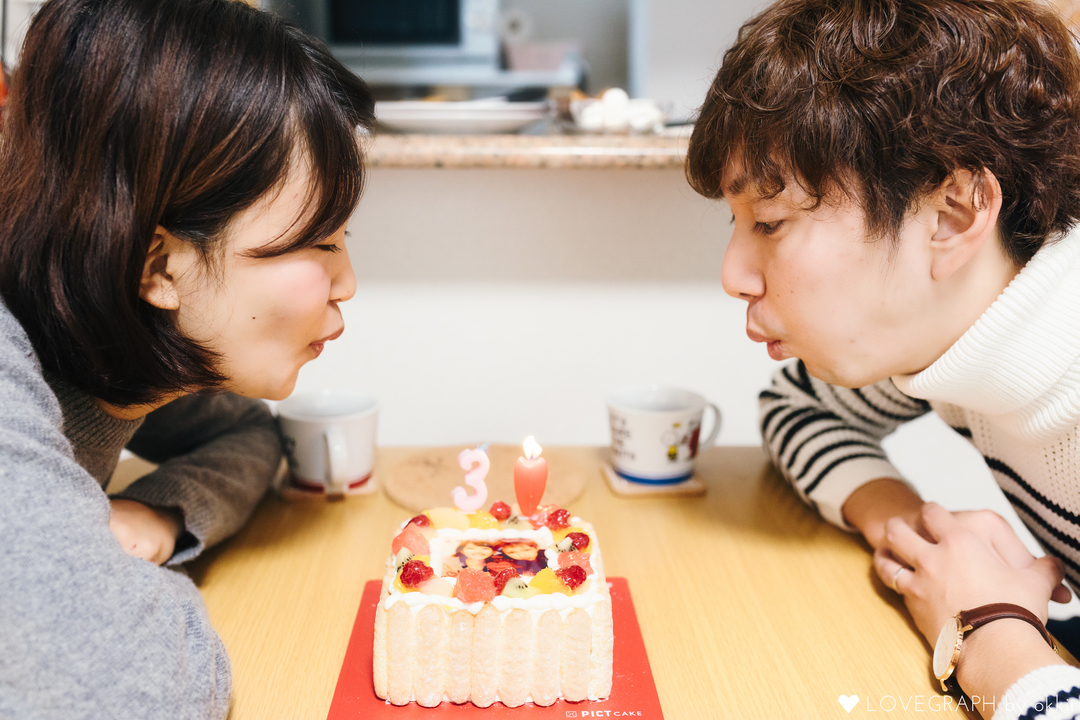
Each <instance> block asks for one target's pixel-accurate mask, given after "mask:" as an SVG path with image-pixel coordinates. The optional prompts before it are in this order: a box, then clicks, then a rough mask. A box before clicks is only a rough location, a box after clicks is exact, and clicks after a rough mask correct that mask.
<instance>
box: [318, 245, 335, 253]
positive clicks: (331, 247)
mask: <svg viewBox="0 0 1080 720" xmlns="http://www.w3.org/2000/svg"><path fill="white" fill-rule="evenodd" d="M315 247H317V248H319V249H320V250H323V251H325V252H332V253H337V252H341V248H339V247H338V246H337V244H336V243H328V244H326V245H316V246H315Z"/></svg>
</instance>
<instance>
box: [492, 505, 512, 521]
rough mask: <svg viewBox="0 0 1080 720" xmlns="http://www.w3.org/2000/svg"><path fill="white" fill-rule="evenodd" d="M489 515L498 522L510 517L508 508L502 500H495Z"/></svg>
mask: <svg viewBox="0 0 1080 720" xmlns="http://www.w3.org/2000/svg"><path fill="white" fill-rule="evenodd" d="M491 515H492V516H493V517H494V518H495V519H496V520H498V521H500V522H501V521H503V520H506V519H507V518H509V517H510V506H509V505H507V504H506V503H504V502H503V501H502V500H496V501H495V503H494V504H493V505H492V506H491Z"/></svg>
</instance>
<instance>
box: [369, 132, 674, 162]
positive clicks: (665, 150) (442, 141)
mask: <svg viewBox="0 0 1080 720" xmlns="http://www.w3.org/2000/svg"><path fill="white" fill-rule="evenodd" d="M688 133H689V130H685V131H683V132H682V133H681V134H678V135H649V136H645V135H640V136H627V135H391V134H379V135H376V136H375V138H374V140H373V142H372V143H371V145H369V147H368V152H367V163H368V165H369V166H370V167H385V168H518V169H525V168H552V169H575V168H588V169H624V168H625V169H638V170H681V169H682V167H683V161H684V160H685V159H686V146H687V139H688Z"/></svg>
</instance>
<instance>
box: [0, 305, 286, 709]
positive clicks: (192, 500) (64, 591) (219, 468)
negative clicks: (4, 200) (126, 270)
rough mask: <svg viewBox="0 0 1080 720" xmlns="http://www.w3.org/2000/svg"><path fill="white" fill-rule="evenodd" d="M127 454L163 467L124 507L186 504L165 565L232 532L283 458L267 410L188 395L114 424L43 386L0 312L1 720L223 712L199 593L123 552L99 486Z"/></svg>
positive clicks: (216, 645) (28, 351)
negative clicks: (122, 454) (123, 451)
mask: <svg viewBox="0 0 1080 720" xmlns="http://www.w3.org/2000/svg"><path fill="white" fill-rule="evenodd" d="M125 445H126V446H127V447H128V448H129V449H131V450H132V451H133V452H135V453H136V454H137V455H139V456H141V457H143V458H145V459H147V460H150V461H152V462H155V463H159V464H160V466H159V468H158V469H157V470H156V471H155V472H153V473H151V474H150V475H148V476H146V477H144V478H142V479H140V480H138V481H137V482H135V483H133V484H132V485H131V486H130V487H129V488H127V489H126V490H125V491H124V492H123V493H122V494H121V496H122V497H125V498H129V499H132V500H138V501H140V502H143V503H145V504H148V505H154V506H160V507H170V508H176V509H178V510H180V512H181V513H182V514H183V516H184V525H185V531H184V533H183V535H182V536H181V538H180V540H179V541H178V543H177V551H176V553H175V555H174V556H173V557H172V558H171V560H170V561H169V563H168V565H169V566H175V565H177V564H178V563H181V562H184V561H186V560H190V559H192V558H194V557H196V556H197V555H198V554H199V553H200V552H201V551H202V550H203V549H204V548H206V547H208V546H210V545H212V544H214V543H215V542H217V541H219V540H221V539H222V538H224V537H226V536H227V535H229V534H230V533H232V532H234V531H235V530H236V529H237V528H238V527H239V526H240V525H241V524H242V523H243V522H244V520H245V519H246V518H247V516H248V515H249V514H250V513H251V511H252V509H253V508H254V506H255V504H256V503H257V502H258V500H259V498H260V497H261V496H262V495H263V493H264V492H265V490H266V488H267V486H268V485H269V482H270V479H271V478H272V476H273V473H274V472H275V471H276V469H277V466H278V463H279V461H280V458H281V448H280V441H279V439H278V435H277V432H276V429H275V427H274V423H273V418H272V417H271V416H270V414H269V413H268V412H267V410H266V408H265V406H263V404H262V403H260V402H258V401H254V400H249V399H246V398H240V397H237V396H234V395H221V396H215V397H199V396H189V397H185V398H181V399H180V400H176V401H174V402H172V403H170V404H168V405H166V406H164V407H163V408H161V409H159V410H157V411H155V412H153V413H151V414H150V415H149V416H147V418H146V419H145V422H140V421H134V422H125V421H119V420H116V419H114V418H112V417H110V416H109V415H106V414H105V413H103V412H101V411H100V410H99V409H98V407H97V405H96V404H95V403H94V402H93V400H92V399H91V398H90V397H88V396H87V395H85V394H83V393H80V392H79V391H77V390H75V389H74V388H72V387H70V386H68V385H66V384H65V383H63V382H60V381H58V380H56V379H55V378H51V377H50V378H48V379H46V378H45V377H44V375H43V373H42V370H41V367H40V365H39V363H38V361H37V358H36V356H35V354H34V351H33V348H32V347H31V345H30V342H29V340H28V339H27V337H26V334H25V333H24V332H23V330H22V328H21V327H20V325H19V324H18V322H17V321H16V320H15V319H14V318H13V317H12V316H11V314H10V313H9V312H8V311H7V309H6V308H5V307H4V306H3V305H2V304H0V719H3V720H8V719H16V718H17V719H18V720H37V719H41V720H45V719H51V718H57V719H60V718H63V720H74V719H77V718H110V719H112V718H116V719H121V718H132V719H133V720H134V719H138V720H152V719H154V718H162V719H165V718H167V719H168V720H180V719H181V718H200V719H201V718H223V717H225V715H226V714H227V712H228V707H229V691H230V686H231V675H230V669H229V660H228V657H227V655H226V653H225V648H224V647H223V646H222V644H221V640H220V639H219V638H218V636H217V634H216V633H215V632H214V630H213V628H212V627H211V626H210V620H209V618H208V617H207V612H206V607H205V605H204V604H203V601H202V597H201V596H200V595H199V591H198V589H197V588H196V587H195V585H194V584H193V583H192V582H191V580H190V579H189V578H188V577H187V576H186V575H185V574H183V572H181V571H179V570H177V569H173V568H172V567H169V566H166V567H158V566H156V565H154V564H152V563H150V562H147V561H145V560H140V559H138V558H133V557H130V556H128V555H126V554H125V553H124V552H123V550H122V549H121V548H120V544H119V543H118V542H117V541H116V539H115V538H114V536H113V535H112V533H111V532H110V530H109V501H108V497H107V496H106V494H105V490H104V489H103V485H104V484H105V483H106V482H107V480H108V478H109V476H110V475H111V473H112V471H113V469H114V468H115V467H116V463H117V461H118V458H119V454H120V450H121V449H122V448H123V447H124V446H125Z"/></svg>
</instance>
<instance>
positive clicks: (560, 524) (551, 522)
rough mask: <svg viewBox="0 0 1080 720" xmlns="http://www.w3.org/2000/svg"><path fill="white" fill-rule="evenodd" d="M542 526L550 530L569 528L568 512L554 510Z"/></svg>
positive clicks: (558, 509)
mask: <svg viewBox="0 0 1080 720" xmlns="http://www.w3.org/2000/svg"><path fill="white" fill-rule="evenodd" d="M544 524H545V525H547V526H548V527H549V528H551V529H552V530H558V529H559V528H565V527H570V511H569V510H564V509H562V508H556V509H555V510H553V511H551V512H549V513H548V515H547V518H546V519H545V520H544Z"/></svg>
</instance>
